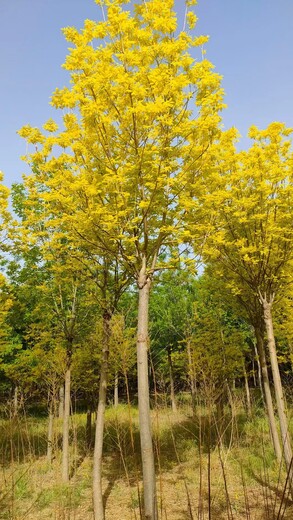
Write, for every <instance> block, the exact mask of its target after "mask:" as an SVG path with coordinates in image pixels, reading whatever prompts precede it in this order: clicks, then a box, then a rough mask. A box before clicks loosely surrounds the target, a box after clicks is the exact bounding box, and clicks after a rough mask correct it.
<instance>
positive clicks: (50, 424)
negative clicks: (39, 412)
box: [47, 397, 54, 464]
mask: <svg viewBox="0 0 293 520" xmlns="http://www.w3.org/2000/svg"><path fill="white" fill-rule="evenodd" d="M53 423H54V413H53V398H52V397H51V399H50V403H49V417H48V437H47V461H48V462H49V464H51V463H52V454H53Z"/></svg>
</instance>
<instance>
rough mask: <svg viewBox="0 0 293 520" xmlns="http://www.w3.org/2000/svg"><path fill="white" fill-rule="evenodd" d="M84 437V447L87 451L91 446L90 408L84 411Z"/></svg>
mask: <svg viewBox="0 0 293 520" xmlns="http://www.w3.org/2000/svg"><path fill="white" fill-rule="evenodd" d="M85 437H86V447H87V448H88V449H89V448H90V447H91V445H92V411H91V408H90V407H88V409H87V411H86V429H85Z"/></svg>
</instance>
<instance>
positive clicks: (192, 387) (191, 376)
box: [187, 340, 196, 413]
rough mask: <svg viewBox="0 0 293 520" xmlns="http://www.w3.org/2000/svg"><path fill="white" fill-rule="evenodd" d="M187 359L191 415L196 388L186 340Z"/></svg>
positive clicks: (189, 349) (188, 342)
mask: <svg viewBox="0 0 293 520" xmlns="http://www.w3.org/2000/svg"><path fill="white" fill-rule="evenodd" d="M187 357H188V366H189V370H188V372H189V383H190V392H191V403H192V411H193V413H195V404H196V386H195V375H194V370H193V363H192V356H191V348H190V341H189V340H187Z"/></svg>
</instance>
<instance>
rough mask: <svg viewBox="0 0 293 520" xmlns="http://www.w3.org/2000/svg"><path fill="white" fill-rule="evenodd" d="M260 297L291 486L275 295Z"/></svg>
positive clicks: (289, 446) (288, 441)
mask: <svg viewBox="0 0 293 520" xmlns="http://www.w3.org/2000/svg"><path fill="white" fill-rule="evenodd" d="M260 298H261V302H262V305H263V311H264V322H265V326H266V332H267V340H268V348H269V353H270V360H271V367H272V374H273V381H274V387H275V395H276V403H277V410H278V416H279V421H280V429H281V436H282V445H283V451H284V458H285V462H286V467H287V471H290V487H291V481H292V477H293V471H292V470H293V468H292V448H291V439H290V433H289V426H288V419H287V412H286V405H285V399H284V392H283V386H282V381H281V376H280V370H279V363H278V358H277V351H276V343H275V336H274V328H273V318H272V304H273V297H271V298H270V299H269V300H267V298H266V296H264V297H263V296H260Z"/></svg>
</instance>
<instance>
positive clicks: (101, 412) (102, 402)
mask: <svg viewBox="0 0 293 520" xmlns="http://www.w3.org/2000/svg"><path fill="white" fill-rule="evenodd" d="M110 318H111V314H110V313H109V312H105V313H104V316H103V359H102V366H101V374H100V386H99V402H98V410H97V418H96V433H95V448H94V460H93V504H94V519H95V520H104V518H105V512H104V504H103V491H102V455H103V439H104V425H105V408H106V397H107V382H108V360H109V339H110Z"/></svg>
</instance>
